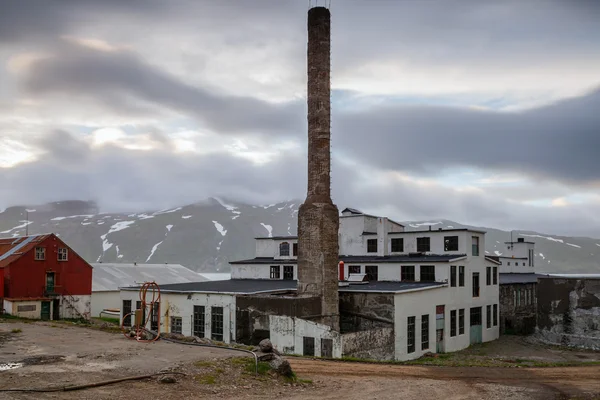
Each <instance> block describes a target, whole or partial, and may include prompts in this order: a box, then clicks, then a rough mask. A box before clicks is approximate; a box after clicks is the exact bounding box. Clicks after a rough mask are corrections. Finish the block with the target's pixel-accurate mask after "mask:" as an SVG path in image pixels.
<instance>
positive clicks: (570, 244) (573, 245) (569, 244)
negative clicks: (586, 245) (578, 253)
mask: <svg viewBox="0 0 600 400" xmlns="http://www.w3.org/2000/svg"><path fill="white" fill-rule="evenodd" d="M565 244H566V245H567V246H571V247H577V248H578V249H580V248H581V246H578V245H576V244H573V243H565Z"/></svg>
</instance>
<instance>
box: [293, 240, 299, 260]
mask: <svg viewBox="0 0 600 400" xmlns="http://www.w3.org/2000/svg"><path fill="white" fill-rule="evenodd" d="M292 251H293V253H292V255H293V256H294V257H298V243H294V245H293V246H292Z"/></svg>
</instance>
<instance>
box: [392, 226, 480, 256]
mask: <svg viewBox="0 0 600 400" xmlns="http://www.w3.org/2000/svg"><path fill="white" fill-rule="evenodd" d="M445 236H458V250H457V251H445V250H444V237H445ZM471 236H477V237H479V238H480V239H479V254H481V255H483V253H484V250H485V248H484V243H483V236H484V235H483V234H480V233H476V232H465V231H450V232H448V231H435V230H432V231H431V232H429V231H427V232H399V233H390V234H389V235H388V240H387V243H388V248H389V251H390V252H389V254H403V253H416V252H417V238H419V237H429V238H431V239H430V242H429V243H430V251H429V252H430V253H432V254H469V255H470V254H471ZM392 238H403V239H404V251H403V252H401V253H392V252H391V250H392Z"/></svg>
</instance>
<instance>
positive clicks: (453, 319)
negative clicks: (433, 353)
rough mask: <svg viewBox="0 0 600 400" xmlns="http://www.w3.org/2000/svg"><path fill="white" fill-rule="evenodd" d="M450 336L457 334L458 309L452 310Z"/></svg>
mask: <svg viewBox="0 0 600 400" xmlns="http://www.w3.org/2000/svg"><path fill="white" fill-rule="evenodd" d="M450 336H452V337H454V336H456V310H451V311H450Z"/></svg>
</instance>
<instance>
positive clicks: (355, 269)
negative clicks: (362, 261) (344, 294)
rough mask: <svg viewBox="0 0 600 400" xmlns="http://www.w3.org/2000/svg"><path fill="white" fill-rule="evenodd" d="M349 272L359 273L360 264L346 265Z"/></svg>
mask: <svg viewBox="0 0 600 400" xmlns="http://www.w3.org/2000/svg"><path fill="white" fill-rule="evenodd" d="M348 273H349V274H360V265H350V266H349V267H348Z"/></svg>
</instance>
